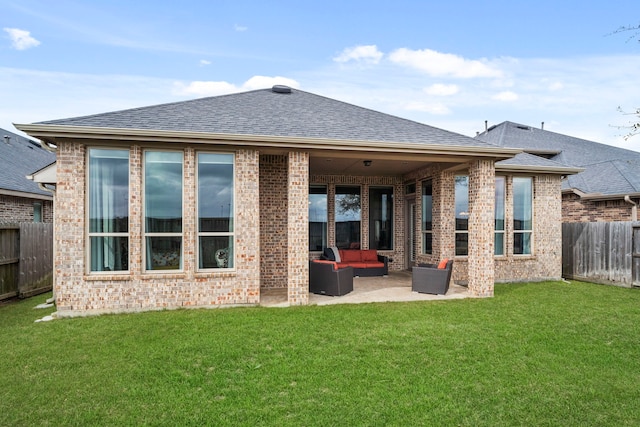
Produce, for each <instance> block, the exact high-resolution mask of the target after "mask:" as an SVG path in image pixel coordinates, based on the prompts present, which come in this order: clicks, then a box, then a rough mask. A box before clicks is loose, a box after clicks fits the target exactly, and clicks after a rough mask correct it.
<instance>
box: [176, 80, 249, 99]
mask: <svg viewBox="0 0 640 427" xmlns="http://www.w3.org/2000/svg"><path fill="white" fill-rule="evenodd" d="M233 92H238V88H237V87H236V86H235V85H233V84H232V83H228V82H207V81H193V82H190V83H183V82H176V83H174V85H173V94H174V95H179V96H216V95H225V94H227V93H233Z"/></svg>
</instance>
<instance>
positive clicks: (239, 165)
mask: <svg viewBox="0 0 640 427" xmlns="http://www.w3.org/2000/svg"><path fill="white" fill-rule="evenodd" d="M171 148H172V149H173V148H174V147H171ZM258 158H259V156H258V152H257V151H255V150H239V151H237V152H236V166H235V168H236V194H235V206H236V231H235V238H236V246H235V248H236V269H235V271H225V272H201V273H198V272H196V271H195V265H196V258H195V257H196V254H195V250H194V248H195V242H196V221H195V216H194V215H188V214H185V218H184V223H183V227H184V230H183V231H184V245H185V251H184V271H183V272H175V273H170V274H157V273H145V274H143V273H142V270H143V265H142V247H141V245H142V242H143V239H142V217H143V209H142V149H141V147H140V146H135V145H134V146H132V147H131V149H130V175H131V178H130V195H129V197H130V212H129V215H130V221H129V223H130V228H129V248H130V250H129V272H128V273H124V274H111V275H109V274H91V275H90V274H87V272H86V264H85V263H86V254H85V252H84V247H85V245H83V244H82V243H81V242H83V241H85V240H86V238H85V229H86V224H85V189H86V182H85V176H86V174H85V168H86V161H85V159H86V147H85V145H84V144H80V143H61V144H60V145H59V146H58V160H57V162H58V163H57V174H58V177H57V179H58V186H57V193H56V201H55V208H56V218H57V222H56V230H55V235H56V253H55V260H54V265H55V270H56V278H55V284H54V286H55V291H56V304H57V308H58V313H59V315H60V316H71V315H77V314H88V313H92V314H95V313H101V312H120V311H138V310H152V309H163V308H177V307H189V306H198V307H204V306H217V305H222V304H225V305H234V304H256V303H258V302H259V299H260V289H259V288H260V282H259V280H260V279H259V278H260V265H259V263H260V259H259V244H260V238H259V230H260V225H259V210H258V209H256V206H255V201H256V200H258V198H259V188H258V165H259V161H258ZM184 159H185V162H184V179H185V186H184V191H185V195H184V197H185V199H184V206H185V212H189V211H190V212H195V205H196V202H195V197H196V195H195V151H194V150H193V149H191V148H186V149H185V150H184ZM189 217H192V218H189Z"/></svg>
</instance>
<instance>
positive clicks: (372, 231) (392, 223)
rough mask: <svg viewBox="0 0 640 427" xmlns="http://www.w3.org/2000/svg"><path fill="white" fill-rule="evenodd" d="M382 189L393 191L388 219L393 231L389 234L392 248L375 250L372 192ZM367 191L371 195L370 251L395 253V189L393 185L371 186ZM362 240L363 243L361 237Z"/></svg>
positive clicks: (369, 198) (368, 198)
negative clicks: (373, 242) (373, 241)
mask: <svg viewBox="0 0 640 427" xmlns="http://www.w3.org/2000/svg"><path fill="white" fill-rule="evenodd" d="M380 189H383V190H391V200H390V204H391V218H389V219H388V220H389V223H390V224H389V225H390V227H391V230H390V233H389V242H390V247H389V248H388V249H379V248H374V247H373V245H372V240H371V237H372V233H375V230H374V228H373V227H372V226H371V225H372V223H371V218H373V215H371V212H372V210H371V206H372V203H371V200H372V198H371V191H372V190H380ZM367 191H368V193H369V194H367V200H368V204H369V206H368V207H367V208H368V211H369V212H368V218H367V221H368V222H369V249H376V250H378V251H393V250H394V247H395V244H394V243H395V242H394V240H395V239H394V233H395V227H394V225H395V221H394V220H395V214H396V212H395V206H394V204H395V200H396V197H395V187H394V186H393V185H369V188H368V189H367ZM360 204H361V205H362V194H361V195H360ZM381 211H382V210H381ZM360 216H362V206H360ZM360 227H362V219H361V220H360ZM360 240H361V241H362V237H360ZM360 243H361V244H362V242H360Z"/></svg>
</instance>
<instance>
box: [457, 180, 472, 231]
mask: <svg viewBox="0 0 640 427" xmlns="http://www.w3.org/2000/svg"><path fill="white" fill-rule="evenodd" d="M455 196H456V202H455V203H456V230H465V231H466V230H468V229H469V177H468V176H456V185H455Z"/></svg>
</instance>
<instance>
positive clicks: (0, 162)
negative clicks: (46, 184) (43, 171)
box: [0, 129, 56, 223]
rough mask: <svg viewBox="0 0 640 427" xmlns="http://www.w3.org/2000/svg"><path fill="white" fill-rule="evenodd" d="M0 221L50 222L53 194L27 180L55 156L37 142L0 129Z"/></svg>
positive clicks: (51, 219)
mask: <svg viewBox="0 0 640 427" xmlns="http://www.w3.org/2000/svg"><path fill="white" fill-rule="evenodd" d="M0 138H2V139H1V140H0V170H1V171H2V172H1V173H0V222H12V223H20V222H49V223H51V222H53V196H52V195H51V192H50V191H48V190H45V189H42V188H41V187H40V186H39V185H38V184H36V183H34V182H32V181H30V180H29V179H27V176H28V175H29V174H31V173H32V172H33V171H35V170H38V169H40V168H42V167H44V166H46V165H48V164H50V163H53V162H54V161H55V159H56V157H55V154H54V153H52V152H50V151H48V150H46V149H44V148H43V147H42V146H41V145H40V144H39V143H38V142H36V141H33V140H31V139H28V138H25V137H23V136H21V135H18V134H15V133H13V132H9V131H8V130H5V129H0Z"/></svg>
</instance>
